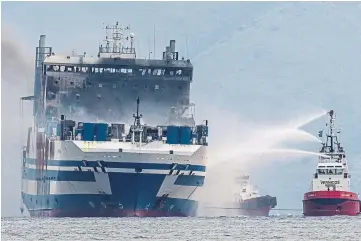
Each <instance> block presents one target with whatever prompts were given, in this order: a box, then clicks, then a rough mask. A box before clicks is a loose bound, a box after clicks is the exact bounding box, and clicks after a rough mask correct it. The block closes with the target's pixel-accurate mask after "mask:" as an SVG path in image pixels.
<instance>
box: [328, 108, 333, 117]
mask: <svg viewBox="0 0 361 241" xmlns="http://www.w3.org/2000/svg"><path fill="white" fill-rule="evenodd" d="M328 113H329V114H330V117H331V118H332V117H333V114H334V111H333V110H330V112H328Z"/></svg>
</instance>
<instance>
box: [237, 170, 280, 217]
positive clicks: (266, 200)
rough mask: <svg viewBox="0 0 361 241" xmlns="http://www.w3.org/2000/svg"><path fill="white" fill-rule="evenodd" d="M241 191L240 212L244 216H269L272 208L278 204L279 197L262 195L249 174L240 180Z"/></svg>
mask: <svg viewBox="0 0 361 241" xmlns="http://www.w3.org/2000/svg"><path fill="white" fill-rule="evenodd" d="M237 181H238V182H239V183H240V192H239V194H238V195H237V197H236V198H237V200H236V201H237V203H238V208H237V209H239V210H240V211H239V214H240V215H243V216H265V217H267V216H269V212H270V210H271V209H272V208H275V207H276V206H277V198H276V197H271V196H269V195H266V196H261V195H260V194H259V193H258V190H256V189H255V188H254V187H253V186H252V184H251V182H250V178H249V175H246V174H244V175H242V176H241V177H240V178H239V179H238V180H237Z"/></svg>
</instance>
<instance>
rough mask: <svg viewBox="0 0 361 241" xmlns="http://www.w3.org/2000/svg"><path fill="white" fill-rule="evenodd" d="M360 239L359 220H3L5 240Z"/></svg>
mask: <svg viewBox="0 0 361 241" xmlns="http://www.w3.org/2000/svg"><path fill="white" fill-rule="evenodd" d="M143 239H144V240H202V241H203V240H269V241H271V240H297V241H298V240H307V241H310V240H320V241H321V240H322V241H326V240H327V241H328V240H342V241H346V240H350V241H351V240H352V241H359V240H361V216H359V217H340V216H339V217H317V218H313V217H307V218H305V217H303V216H270V217H262V218H247V217H198V218H2V219H1V240H143Z"/></svg>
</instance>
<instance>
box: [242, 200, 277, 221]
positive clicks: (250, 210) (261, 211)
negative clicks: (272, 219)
mask: <svg viewBox="0 0 361 241" xmlns="http://www.w3.org/2000/svg"><path fill="white" fill-rule="evenodd" d="M276 205H277V199H276V197H271V196H262V197H258V198H252V199H248V200H245V201H243V202H241V203H240V214H241V215H244V216H251V217H257V216H264V217H268V216H269V212H270V211H271V209H272V208H274V207H275V206H276Z"/></svg>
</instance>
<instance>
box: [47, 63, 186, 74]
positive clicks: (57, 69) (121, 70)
mask: <svg viewBox="0 0 361 241" xmlns="http://www.w3.org/2000/svg"><path fill="white" fill-rule="evenodd" d="M45 69H46V71H48V72H73V73H94V74H102V73H109V74H121V75H127V76H136V75H138V76H140V75H142V76H144V75H154V76H163V75H165V76H190V75H191V73H192V70H184V69H176V68H166V69H154V68H144V69H131V68H128V69H125V68H95V67H92V68H88V67H74V66H63V65H62V66H58V65H46V66H45Z"/></svg>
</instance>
